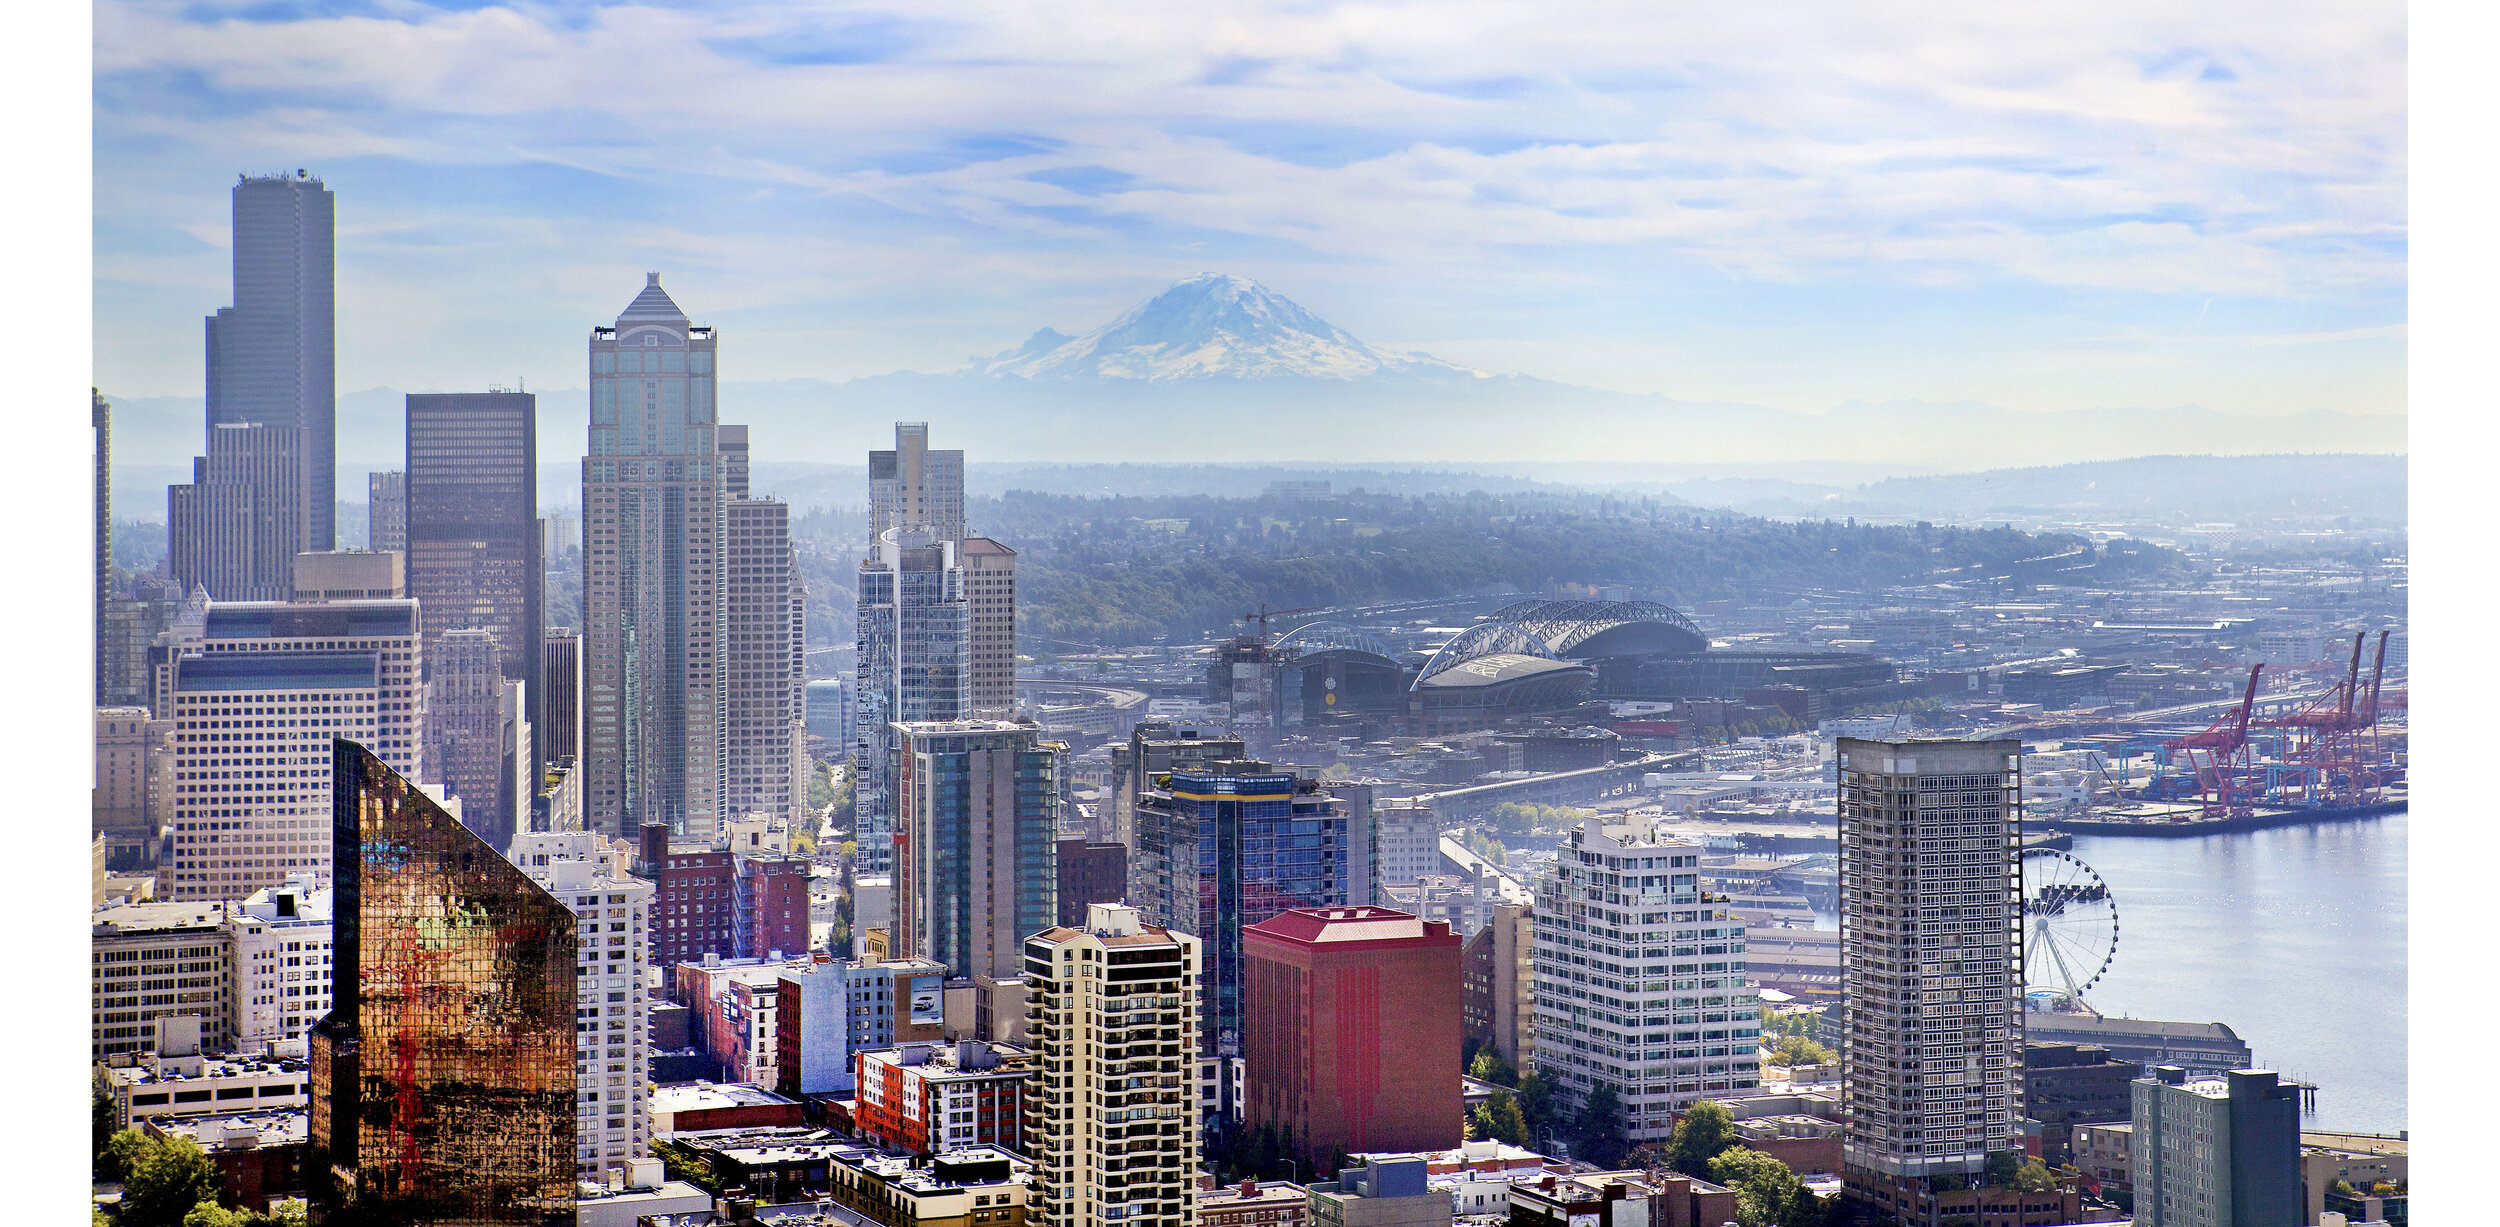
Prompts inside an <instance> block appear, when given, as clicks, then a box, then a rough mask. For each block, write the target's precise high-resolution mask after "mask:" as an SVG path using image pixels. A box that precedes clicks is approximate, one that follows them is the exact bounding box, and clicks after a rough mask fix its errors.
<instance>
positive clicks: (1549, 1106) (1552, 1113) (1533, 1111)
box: [1519, 1074, 1562, 1138]
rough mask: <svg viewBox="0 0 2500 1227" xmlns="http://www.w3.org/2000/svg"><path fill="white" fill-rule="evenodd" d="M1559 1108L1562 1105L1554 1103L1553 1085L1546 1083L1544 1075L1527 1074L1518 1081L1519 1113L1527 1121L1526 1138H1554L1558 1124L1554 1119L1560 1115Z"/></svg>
mask: <svg viewBox="0 0 2500 1227" xmlns="http://www.w3.org/2000/svg"><path fill="white" fill-rule="evenodd" d="M1561 1108H1562V1105H1561V1104H1559V1103H1557V1102H1555V1095H1554V1084H1553V1083H1550V1082H1547V1081H1546V1080H1545V1076H1544V1075H1542V1074H1529V1075H1528V1076H1527V1077H1524V1078H1521V1079H1520V1080H1519V1112H1520V1114H1521V1115H1522V1116H1525V1117H1526V1118H1527V1120H1528V1136H1530V1137H1536V1138H1548V1137H1552V1136H1554V1127H1555V1126H1556V1125H1557V1124H1559V1123H1560V1122H1559V1121H1558V1120H1557V1119H1556V1117H1557V1116H1558V1115H1560V1111H1561Z"/></svg>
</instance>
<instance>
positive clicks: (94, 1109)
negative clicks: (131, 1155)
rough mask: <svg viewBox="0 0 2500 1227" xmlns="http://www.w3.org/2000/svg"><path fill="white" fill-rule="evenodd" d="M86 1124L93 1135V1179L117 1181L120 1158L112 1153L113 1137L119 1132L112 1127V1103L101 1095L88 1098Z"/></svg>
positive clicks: (120, 1171)
mask: <svg viewBox="0 0 2500 1227" xmlns="http://www.w3.org/2000/svg"><path fill="white" fill-rule="evenodd" d="M88 1124H89V1126H90V1129H91V1131H92V1134H93V1139H92V1140H93V1141H94V1143H95V1145H94V1151H95V1178H96V1179H98V1180H119V1179H121V1176H122V1166H121V1157H120V1156H118V1155H116V1154H114V1153H113V1135H114V1134H115V1133H118V1132H120V1130H118V1129H116V1128H114V1126H113V1101H112V1100H111V1099H110V1098H108V1097H107V1096H105V1095H103V1094H102V1093H98V1094H95V1095H92V1096H89V1104H88Z"/></svg>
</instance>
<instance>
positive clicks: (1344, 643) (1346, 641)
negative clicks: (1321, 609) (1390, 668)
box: [1276, 622, 1398, 665]
mask: <svg viewBox="0 0 2500 1227" xmlns="http://www.w3.org/2000/svg"><path fill="white" fill-rule="evenodd" d="M1276 646H1277V647H1278V648H1293V649H1295V650H1296V651H1298V652H1300V653H1301V654H1302V655H1304V656H1317V655H1319V654H1320V653H1322V652H1351V653H1356V654H1359V655H1364V656H1376V657H1378V658H1380V663H1381V664H1384V665H1395V664H1396V663H1397V661H1398V652H1397V649H1395V648H1392V647H1390V646H1389V645H1388V643H1387V642H1386V641H1384V640H1383V639H1381V637H1380V636H1378V635H1375V634H1373V633H1371V632H1370V631H1367V630H1363V629H1360V628H1358V627H1352V626H1348V625H1346V624H1345V623H1343V622H1310V623H1305V624H1303V625H1301V626H1297V627H1295V628H1294V629H1293V630H1292V632H1291V633H1289V634H1287V635H1286V636H1285V637H1284V638H1282V639H1279V640H1277V641H1276Z"/></svg>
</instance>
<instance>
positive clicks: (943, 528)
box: [868, 422, 964, 543]
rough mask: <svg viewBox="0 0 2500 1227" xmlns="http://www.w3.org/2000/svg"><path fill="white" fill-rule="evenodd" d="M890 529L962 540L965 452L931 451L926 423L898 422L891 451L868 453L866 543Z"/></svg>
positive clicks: (950, 539) (873, 540)
mask: <svg viewBox="0 0 2500 1227" xmlns="http://www.w3.org/2000/svg"><path fill="white" fill-rule="evenodd" d="M889 528H924V529H927V530H928V531H929V533H930V534H931V535H932V536H934V537H936V538H937V539H938V540H940V541H961V540H963V539H964V454H963V452H961V451H960V450H957V451H936V452H933V451H930V450H929V424H928V423H926V422H896V423H895V424H894V450H893V451H890V452H888V451H872V452H870V453H868V539H869V541H870V542H872V543H873V542H875V541H876V540H877V539H878V538H879V537H881V536H883V535H884V533H885V531H886V530H887V529H889Z"/></svg>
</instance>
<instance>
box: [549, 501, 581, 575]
mask: <svg viewBox="0 0 2500 1227" xmlns="http://www.w3.org/2000/svg"><path fill="white" fill-rule="evenodd" d="M580 548H582V522H581V520H580V519H579V518H578V517H575V516H569V515H566V514H564V513H563V512H561V511H555V512H549V513H548V514H546V515H543V516H540V517H538V557H539V559H540V561H542V562H547V563H553V562H554V561H555V560H556V559H559V558H562V557H564V556H565V555H566V554H569V553H571V552H573V551H575V550H578V549H580Z"/></svg>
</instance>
